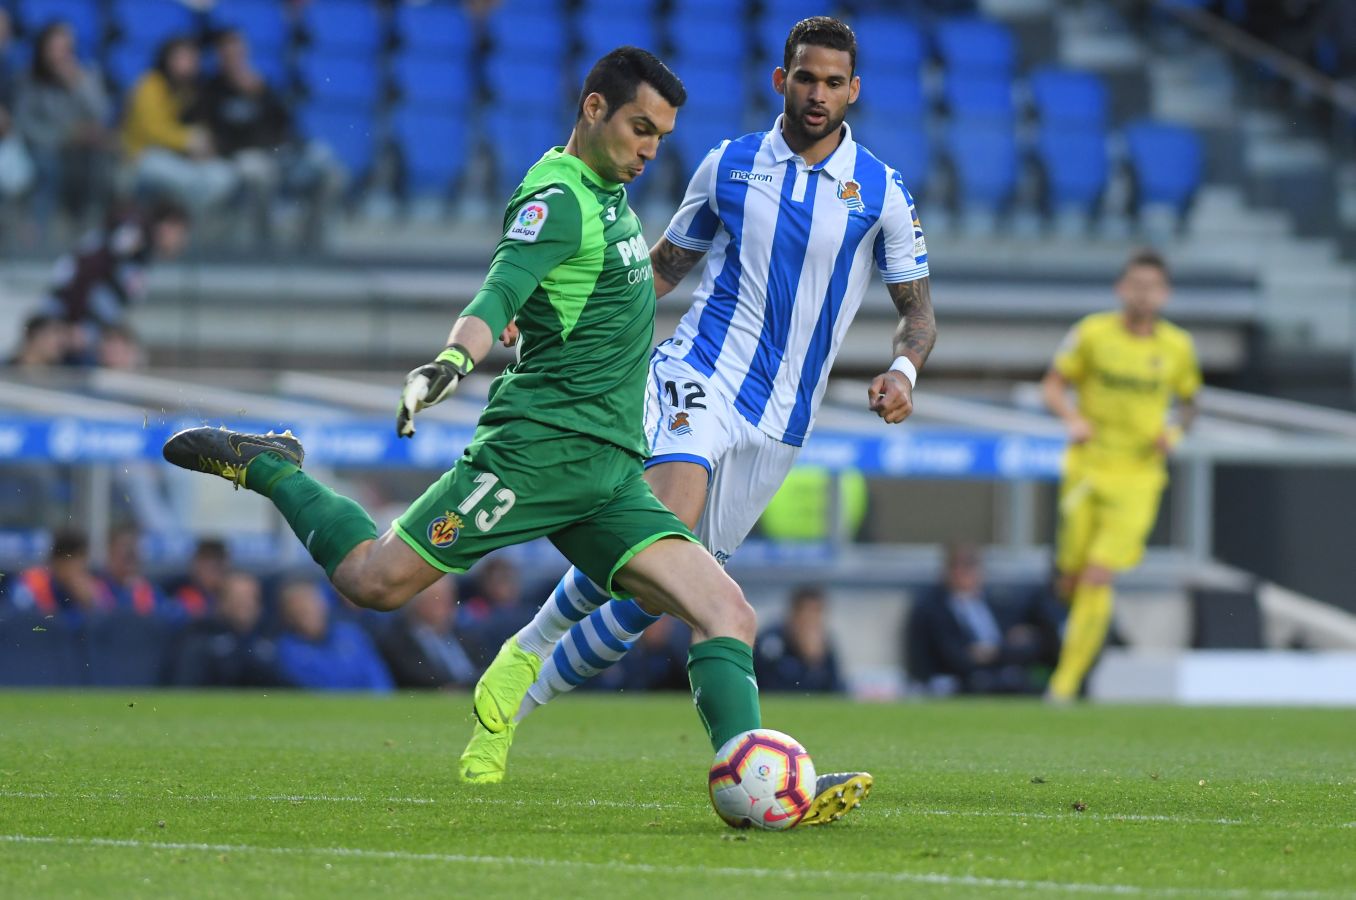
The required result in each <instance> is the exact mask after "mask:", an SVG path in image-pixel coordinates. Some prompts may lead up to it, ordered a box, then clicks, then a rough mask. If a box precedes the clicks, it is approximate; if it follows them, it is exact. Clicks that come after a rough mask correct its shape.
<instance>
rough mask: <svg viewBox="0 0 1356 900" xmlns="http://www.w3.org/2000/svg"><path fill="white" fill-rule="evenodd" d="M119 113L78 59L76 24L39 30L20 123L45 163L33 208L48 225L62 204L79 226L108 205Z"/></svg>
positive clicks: (38, 159) (19, 111)
mask: <svg viewBox="0 0 1356 900" xmlns="http://www.w3.org/2000/svg"><path fill="white" fill-rule="evenodd" d="M111 112H112V106H111V105H110V103H109V100H108V95H107V94H106V93H105V92H104V86H103V82H102V80H101V79H100V78H99V75H98V73H96V72H94V71H91V70H89V69H86V68H85V67H84V66H82V65H80V60H79V59H77V58H76V55H75V33H74V32H73V31H72V30H71V27H70V25H68V24H66V23H65V22H53V23H51V24H49V25H47V26H46V27H45V28H43V29H42V30H41V31H40V32H38V37H37V40H36V41H35V42H34V49H33V65H32V68H31V73H30V76H29V78H28V80H27V81H26V82H25V83H24V84H23V85H22V86H21V87H20V89H19V95H18V99H17V101H16V107H15V123H16V127H17V128H18V131H19V133H20V134H22V135H23V138H24V141H25V143H26V144H27V145H28V149H29V152H30V153H32V155H33V161H34V163H35V164H36V166H37V173H38V183H37V192H36V194H35V195H34V203H33V207H34V208H33V212H34V218H35V219H36V221H37V225H38V227H39V228H40V229H42V230H44V231H45V230H46V229H47V228H48V227H49V226H50V224H51V219H52V215H53V213H54V212H55V211H56V209H57V206H58V202H60V204H61V205H62V206H63V207H64V208H65V209H66V211H67V212H68V213H69V214H70V215H71V216H72V217H73V219H74V221H75V222H76V224H77V226H79V225H80V224H81V223H82V222H83V220H84V219H85V218H86V217H88V216H90V215H93V214H95V213H97V211H98V210H101V209H103V207H104V205H105V204H106V202H107V200H108V196H109V192H110V187H111V181H112V166H111V156H110V152H111V149H112V135H111V133H110V131H109V129H108V121H109V116H110V114H111Z"/></svg>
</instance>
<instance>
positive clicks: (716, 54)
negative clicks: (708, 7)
mask: <svg viewBox="0 0 1356 900" xmlns="http://www.w3.org/2000/svg"><path fill="white" fill-rule="evenodd" d="M669 44H670V46H672V47H673V48H674V54H673V55H674V56H675V57H678V56H681V57H682V58H683V59H685V60H688V61H690V62H692V63H695V64H700V65H710V64H711V63H713V62H714V63H718V64H720V65H721V66H722V67H728V66H729V64H730V60H738V59H743V58H744V55H745V53H747V52H748V35H747V34H746V33H745V30H744V28H743V26H742V23H740V22H730V23H727V24H725V25H723V26H722V27H720V28H712V27H711V19H710V18H709V17H708V16H707V15H705V14H698V15H679V16H674V17H673V18H672V19H670V20H669ZM670 67H671V68H673V70H674V71H675V72H678V75H679V77H683V74H684V73H683V72H682V71H679V70H678V68H677V67H676V66H675V65H674V64H673V63H670Z"/></svg>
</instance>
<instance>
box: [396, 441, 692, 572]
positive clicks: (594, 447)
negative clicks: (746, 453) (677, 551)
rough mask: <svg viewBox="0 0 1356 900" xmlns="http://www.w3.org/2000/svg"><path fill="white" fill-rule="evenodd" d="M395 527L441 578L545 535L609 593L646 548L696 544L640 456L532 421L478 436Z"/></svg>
mask: <svg viewBox="0 0 1356 900" xmlns="http://www.w3.org/2000/svg"><path fill="white" fill-rule="evenodd" d="M392 527H393V528H394V529H395V531H396V533H397V534H398V535H400V537H401V538H403V539H404V541H405V543H407V544H409V545H410V546H411V547H413V548H414V550H415V552H417V553H418V554H419V555H420V556H422V557H423V558H424V559H425V560H426V561H427V562H428V563H429V565H431V566H434V567H435V568H438V569H441V570H443V571H444V572H465V571H466V570H467V569H469V568H470V567H471V566H472V565H474V564H475V562H476V560H478V559H480V558H481V557H482V556H484V555H485V554H487V553H490V552H492V551H494V550H498V549H500V548H501V547H509V546H512V545H514V544H522V543H526V542H527V541H530V540H534V539H535V538H539V537H549V538H550V539H551V543H553V544H555V545H556V548H557V549H558V550H560V552H561V553H563V554H564V555H565V557H566V558H567V559H569V561H570V562H572V563H574V564H575V565H576V566H578V567H579V569H580V570H581V571H582V572H583V573H584V574H585V575H587V576H588V577H589V578H591V579H592V580H593V581H594V582H595V583H597V584H599V585H602V586H603V587H604V588H605V589H606V590H607V591H608V592H609V593H611V592H613V587H612V579H613V577H614V576H615V575H616V574H617V572H618V571H619V570H620V569H621V567H622V566H624V565H626V563H627V561H628V560H630V559H631V557H633V556H635V555H636V554H637V553H639V552H640V551H641V550H644V549H645V548H646V547H648V546H650V544H653V543H654V542H655V541H657V540H659V539H660V538H665V537H682V538H686V539H688V540H690V541H694V542H695V541H696V540H697V539H696V538H695V537H693V535H692V532H691V531H689V530H688V528H687V526H685V525H684V524H683V523H682V521H680V520H679V519H678V517H677V516H675V515H674V514H673V513H672V512H670V511H669V509H668V508H667V507H665V506H664V505H663V504H662V503H660V502H659V500H658V499H657V498H656V497H655V495H654V492H653V491H651V490H650V486H649V485H648V484H646V483H645V478H644V469H643V465H642V461H641V460H640V459H639V458H638V457H636V456H634V455H633V454H630V453H627V452H626V451H625V450H623V449H621V448H620V447H617V446H615V445H613V444H609V443H605V442H603V441H598V440H594V439H593V438H589V437H586V436H584V435H582V434H576V433H574V432H569V431H561V430H560V429H557V428H551V427H550V426H548V425H542V424H540V423H538V422H533V421H530V420H519V421H516V422H513V423H512V424H510V425H496V426H491V427H489V428H482V429H480V430H478V431H477V432H476V436H475V439H474V440H473V441H472V442H471V445H470V446H469V447H467V448H466V452H465V453H463V454H462V457H461V459H460V460H458V461H457V464H456V465H455V466H454V467H453V468H452V469H451V471H449V472H447V473H446V474H445V475H443V477H442V478H439V479H438V480H437V481H436V482H434V483H433V484H432V485H431V486H430V487H429V489H428V490H426V491H424V495H423V496H422V497H420V498H419V499H418V500H416V501H414V503H413V504H411V505H410V508H409V509H407V510H406V511H405V513H404V514H403V515H401V517H400V518H399V519H397V520H396V521H395V522H394V523H392Z"/></svg>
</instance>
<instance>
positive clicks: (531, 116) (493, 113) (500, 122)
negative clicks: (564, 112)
mask: <svg viewBox="0 0 1356 900" xmlns="http://www.w3.org/2000/svg"><path fill="white" fill-rule="evenodd" d="M559 110H560V108H559V106H558V105H557V106H556V107H555V108H554V109H552V110H551V111H549V112H548V111H546V110H536V111H525V110H522V109H515V108H513V107H506V106H494V107H492V108H491V109H490V110H489V112H488V114H487V115H486V116H485V123H484V124H485V128H484V131H485V137H486V140H487V141H488V142H489V145H490V147H492V148H493V151H494V153H493V155H494V163H495V172H496V175H497V179H496V184H497V185H498V187H499V193H500V195H501V197H502V199H503V200H504V201H507V200H508V198H509V194H510V193H511V192H512V191H513V189H514V188H515V187H517V186H518V184H519V182H521V181H522V180H523V174H524V173H525V172H527V170H528V169H530V168H531V167H532V165H533V164H534V163H535V162H536V161H537V160H539V159H541V156H542V154H543V153H545V152H546V151H547V150H549V149H551V148H552V147H558V146H560V145H562V144H564V143H565V139H566V138H568V137H569V134H570V131H569V126H568V125H567V124H566V123H565V122H564V120H563V118H562V117H561V116H560V114H559Z"/></svg>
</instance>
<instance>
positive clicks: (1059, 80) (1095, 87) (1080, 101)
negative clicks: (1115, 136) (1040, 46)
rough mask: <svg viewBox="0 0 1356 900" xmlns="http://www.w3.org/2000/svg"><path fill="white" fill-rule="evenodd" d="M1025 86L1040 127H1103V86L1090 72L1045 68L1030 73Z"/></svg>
mask: <svg viewBox="0 0 1356 900" xmlns="http://www.w3.org/2000/svg"><path fill="white" fill-rule="evenodd" d="M1028 84H1029V86H1030V89H1031V104H1032V106H1033V107H1034V109H1035V111H1036V117H1037V118H1038V119H1040V122H1041V125H1042V126H1043V127H1046V128H1049V127H1054V126H1059V127H1063V128H1083V129H1096V130H1099V131H1100V130H1102V129H1105V128H1106V125H1107V93H1106V86H1105V85H1104V84H1103V83H1102V79H1101V78H1099V77H1097V76H1096V75H1094V74H1092V73H1091V72H1080V71H1078V70H1076V69H1061V68H1056V67H1053V66H1049V67H1046V68H1043V69H1038V70H1036V71H1035V72H1033V73H1032V74H1031V76H1030V77H1029V78H1028Z"/></svg>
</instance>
